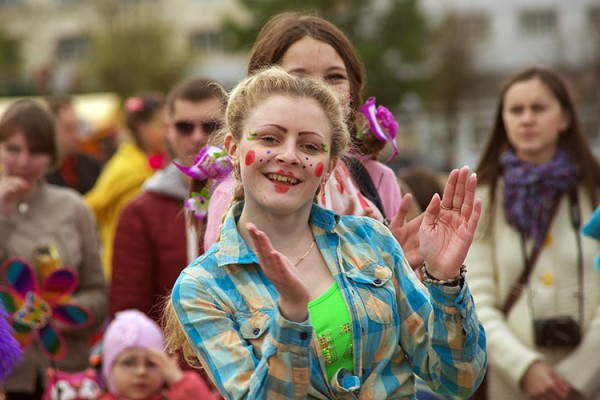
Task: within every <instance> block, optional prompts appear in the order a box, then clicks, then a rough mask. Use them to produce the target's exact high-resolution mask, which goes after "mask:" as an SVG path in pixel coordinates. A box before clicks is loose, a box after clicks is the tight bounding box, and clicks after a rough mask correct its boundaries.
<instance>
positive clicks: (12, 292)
mask: <svg viewBox="0 0 600 400" xmlns="http://www.w3.org/2000/svg"><path fill="white" fill-rule="evenodd" d="M78 280H79V279H78V276H77V273H76V272H75V271H74V270H72V269H70V268H66V267H60V268H56V269H54V270H53V271H51V272H50V273H49V274H48V275H47V276H46V277H45V278H44V280H43V282H42V284H41V287H39V285H38V282H37V277H36V273H35V270H34V269H33V267H32V266H31V265H30V264H29V263H28V262H27V261H26V260H24V259H21V258H17V257H12V258H9V259H7V260H6V261H5V262H4V263H3V264H2V268H1V269H0V282H4V285H2V286H0V301H1V302H2V303H3V304H4V306H5V308H6V311H7V312H8V314H9V318H8V319H9V322H10V323H11V324H12V327H13V329H14V330H15V338H16V339H17V341H18V342H19V343H20V345H21V348H22V349H26V348H27V347H28V346H29V345H30V344H31V341H32V340H33V338H34V337H35V338H36V340H37V341H38V343H39V345H40V348H41V349H42V351H44V352H45V353H46V355H47V356H48V358H50V359H51V360H59V359H61V358H62V357H64V355H65V352H66V345H65V341H64V338H63V337H62V335H61V333H60V332H59V331H58V330H57V329H56V327H55V326H54V322H55V321H58V322H61V323H63V324H65V325H68V326H71V327H76V328H82V327H85V326H87V325H89V324H90V323H91V321H92V316H91V313H90V311H89V310H88V309H86V308H84V307H81V306H79V305H76V304H74V303H72V302H71V300H70V295H71V293H73V291H74V290H75V288H76V287H77V284H78Z"/></svg>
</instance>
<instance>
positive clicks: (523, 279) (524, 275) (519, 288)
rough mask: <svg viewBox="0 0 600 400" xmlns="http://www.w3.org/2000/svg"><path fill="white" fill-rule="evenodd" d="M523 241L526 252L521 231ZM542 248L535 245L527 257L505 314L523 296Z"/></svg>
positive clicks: (558, 197)
mask: <svg viewBox="0 0 600 400" xmlns="http://www.w3.org/2000/svg"><path fill="white" fill-rule="evenodd" d="M561 197H562V196H561V195H558V196H556V198H555V199H554V204H552V209H551V213H552V214H551V215H550V220H549V221H548V225H547V226H546V231H545V232H544V235H543V237H546V235H547V234H548V231H549V230H550V226H551V225H552V220H553V219H554V215H555V214H556V210H557V209H558V203H560V199H561ZM521 243H522V245H523V254H525V234H524V233H523V232H521ZM541 250H542V244H540V245H538V246H534V248H533V249H532V250H531V254H530V255H529V257H525V268H523V272H521V276H519V279H517V281H516V282H515V284H514V285H513V287H512V289H511V290H510V293H509V294H508V298H507V299H506V301H505V302H504V306H503V307H502V309H501V310H502V313H503V314H504V315H508V313H509V312H510V310H511V309H512V308H513V306H514V305H515V303H516V302H517V300H519V297H521V293H522V292H523V289H524V288H525V286H526V285H527V282H528V281H529V277H530V276H531V272H533V267H534V266H535V263H536V261H537V259H538V256H539V255H540V251H541Z"/></svg>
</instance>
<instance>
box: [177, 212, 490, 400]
mask: <svg viewBox="0 0 600 400" xmlns="http://www.w3.org/2000/svg"><path fill="white" fill-rule="evenodd" d="M242 208H243V202H240V203H237V204H236V205H234V206H233V207H232V208H231V209H230V211H229V213H228V215H227V218H226V219H225V222H224V224H223V228H222V230H221V240H220V241H219V242H217V243H216V244H215V245H213V246H212V247H211V248H210V249H209V250H208V251H207V252H206V253H204V254H203V255H202V256H201V257H199V258H198V259H196V260H195V261H194V262H193V263H192V264H190V265H189V266H188V267H187V268H186V269H185V270H184V271H183V272H182V273H181V275H180V277H179V279H178V280H177V282H176V284H175V286H174V288H173V292H172V300H173V304H174V307H175V311H176V313H177V316H178V318H179V320H180V322H181V324H182V327H183V329H184V331H185V333H186V335H187V337H188V339H189V341H190V343H191V344H192V347H193V348H194V351H195V352H196V354H197V356H198V359H199V360H200V362H201V363H202V365H203V366H204V368H205V369H206V372H207V373H208V374H209V376H210V377H211V379H212V381H213V382H214V383H215V385H216V386H217V388H218V389H219V391H220V392H221V394H222V395H223V396H225V397H226V398H228V399H229V398H231V399H290V398H294V399H305V398H319V399H391V398H394V399H398V398H402V399H414V398H415V376H414V374H417V375H419V376H420V377H421V378H422V379H423V380H424V381H426V382H427V383H428V384H429V385H430V386H431V387H432V388H434V389H435V390H436V391H439V392H441V393H446V394H451V395H457V396H461V397H468V396H469V395H470V394H472V393H473V391H474V389H475V388H476V387H477V386H478V385H479V383H480V382H481V380H482V379H483V374H484V372H485V369H486V365H487V355H486V352H485V333H484V330H483V327H482V325H481V324H480V322H479V320H478V318H477V314H476V312H475V306H474V304H473V300H472V297H471V294H470V292H469V289H468V286H467V284H466V283H465V284H463V285H462V286H456V287H448V286H441V285H428V287H425V286H424V285H423V284H422V283H421V282H420V281H419V280H418V279H417V278H416V276H415V274H414V273H413V271H412V270H411V268H410V266H409V265H408V263H407V261H406V259H405V257H404V254H403V252H402V249H401V248H400V246H399V245H398V243H397V242H396V240H395V239H394V237H393V236H392V235H391V233H390V232H389V230H388V229H387V228H386V227H385V226H384V225H382V224H381V223H379V222H377V221H375V220H373V219H371V218H366V217H354V216H339V215H337V214H335V213H333V212H331V211H328V210H325V209H322V208H320V207H319V206H317V205H313V207H312V210H311V215H310V222H311V228H312V232H313V234H314V237H315V239H316V242H317V245H318V247H319V250H320V251H321V254H322V256H323V258H324V259H325V262H326V263H327V266H328V267H329V270H330V271H331V274H332V275H333V277H334V279H335V281H336V282H337V284H338V286H339V288H340V290H341V292H342V295H343V297H344V299H345V301H346V303H347V305H348V311H349V313H350V317H351V319H352V335H353V352H354V372H353V373H351V372H350V371H348V370H346V369H340V370H338V372H337V373H336V375H335V376H334V377H333V379H332V380H331V382H327V379H326V373H325V366H324V365H323V362H322V360H321V354H320V347H319V344H318V343H317V339H316V337H315V335H314V334H313V329H312V326H311V324H310V316H309V318H308V319H307V321H305V322H303V323H296V322H291V321H288V320H286V319H285V318H283V316H282V315H281V314H280V312H279V309H278V307H277V298H278V294H277V291H276V289H275V287H274V286H273V285H272V284H271V283H270V282H269V280H268V279H267V278H266V277H265V275H264V274H263V272H262V271H261V269H260V267H259V265H258V258H257V256H256V254H255V253H254V252H253V251H252V250H251V249H250V248H249V247H248V246H247V245H246V243H245V242H244V240H243V239H242V237H241V236H240V235H239V233H238V231H237V227H236V220H237V219H238V218H239V215H240V214H241V211H242Z"/></svg>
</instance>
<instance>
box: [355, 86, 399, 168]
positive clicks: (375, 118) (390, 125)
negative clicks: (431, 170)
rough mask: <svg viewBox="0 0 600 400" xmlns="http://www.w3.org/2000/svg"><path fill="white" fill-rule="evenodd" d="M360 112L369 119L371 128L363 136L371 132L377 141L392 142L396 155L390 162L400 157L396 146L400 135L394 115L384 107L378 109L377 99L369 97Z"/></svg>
mask: <svg viewBox="0 0 600 400" xmlns="http://www.w3.org/2000/svg"><path fill="white" fill-rule="evenodd" d="M358 112H360V113H361V114H363V115H364V116H365V118H366V119H367V121H368V123H369V126H368V128H367V129H365V131H364V132H362V134H363V135H364V134H366V133H368V132H371V133H372V134H373V135H374V136H375V137H376V138H377V139H379V140H381V141H382V142H392V146H393V147H394V154H392V156H391V157H390V160H391V159H393V158H394V157H396V156H397V155H398V144H396V135H397V134H398V129H399V126H398V122H396V119H395V118H394V115H393V114H392V113H391V112H390V110H388V109H387V108H386V107H384V106H379V107H377V106H376V104H375V97H369V98H368V99H367V101H366V102H365V104H363V105H362V106H360V107H358Z"/></svg>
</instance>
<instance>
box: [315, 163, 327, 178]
mask: <svg viewBox="0 0 600 400" xmlns="http://www.w3.org/2000/svg"><path fill="white" fill-rule="evenodd" d="M323 171H325V166H324V165H323V163H322V162H320V161H319V163H318V164H317V167H316V168H315V175H317V178H320V177H321V175H323Z"/></svg>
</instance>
